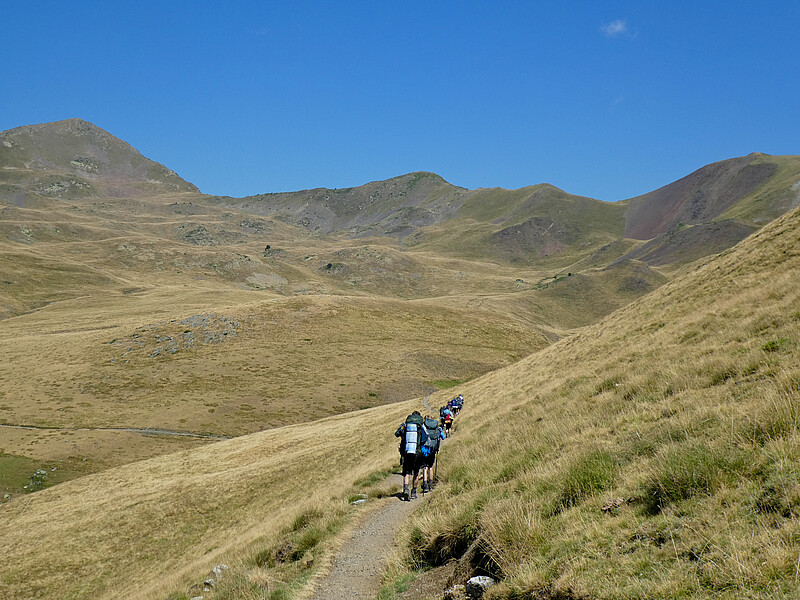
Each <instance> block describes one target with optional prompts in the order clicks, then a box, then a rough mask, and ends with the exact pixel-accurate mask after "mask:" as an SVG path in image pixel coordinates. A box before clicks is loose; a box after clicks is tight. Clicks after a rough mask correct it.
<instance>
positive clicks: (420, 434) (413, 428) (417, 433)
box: [394, 410, 428, 502]
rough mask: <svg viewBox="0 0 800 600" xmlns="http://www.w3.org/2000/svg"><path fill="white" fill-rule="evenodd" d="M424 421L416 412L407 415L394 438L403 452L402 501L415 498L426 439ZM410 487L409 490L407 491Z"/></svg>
mask: <svg viewBox="0 0 800 600" xmlns="http://www.w3.org/2000/svg"><path fill="white" fill-rule="evenodd" d="M424 421H425V420H424V419H423V418H422V415H421V414H420V413H419V411H418V410H415V411H414V412H413V413H411V414H410V415H408V417H407V418H406V420H405V421H404V422H403V423H401V424H400V427H398V428H397V431H395V432H394V435H395V437H399V438H400V441H401V444H400V448H401V449H402V450H403V453H402V454H403V456H402V465H403V500H405V501H407V502H408V501H409V500H412V499H413V498H416V497H417V480H418V479H419V469H420V467H421V466H422V447H423V445H424V444H425V442H426V441H427V439H428V434H427V432H426V430H425V425H424ZM409 486H410V490H409Z"/></svg>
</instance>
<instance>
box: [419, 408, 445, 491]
mask: <svg viewBox="0 0 800 600" xmlns="http://www.w3.org/2000/svg"><path fill="white" fill-rule="evenodd" d="M423 425H424V426H425V433H426V434H428V439H427V441H426V442H425V443H424V444H423V445H422V493H423V494H424V493H425V492H430V491H431V490H432V489H433V485H434V483H435V482H434V480H433V464H434V461H435V460H436V454H437V453H438V452H439V444H440V442H441V440H443V439H444V431H442V428H441V427H439V421H437V420H436V419H434V418H433V417H431V416H430V415H425V420H424V421H423Z"/></svg>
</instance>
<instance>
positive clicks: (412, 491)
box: [411, 488, 417, 500]
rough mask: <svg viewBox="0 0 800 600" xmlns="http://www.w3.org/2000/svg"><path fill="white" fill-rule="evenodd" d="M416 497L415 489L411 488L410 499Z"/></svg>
mask: <svg viewBox="0 0 800 600" xmlns="http://www.w3.org/2000/svg"><path fill="white" fill-rule="evenodd" d="M416 497H417V488H411V499H412V500H414V499H415V498H416Z"/></svg>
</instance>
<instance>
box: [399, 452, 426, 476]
mask: <svg viewBox="0 0 800 600" xmlns="http://www.w3.org/2000/svg"><path fill="white" fill-rule="evenodd" d="M421 459H422V457H421V456H417V455H416V454H404V455H403V475H404V476H405V475H416V474H417V473H419V468H420V466H422V465H421V463H422V460H421Z"/></svg>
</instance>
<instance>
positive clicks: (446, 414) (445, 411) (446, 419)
mask: <svg viewBox="0 0 800 600" xmlns="http://www.w3.org/2000/svg"><path fill="white" fill-rule="evenodd" d="M439 417H440V420H441V422H442V427H444V436H445V437H446V438H449V437H450V435H451V427H452V426H453V411H452V410H451V409H450V407H449V406H443V407H442V408H440V409H439Z"/></svg>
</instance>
